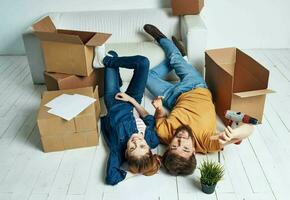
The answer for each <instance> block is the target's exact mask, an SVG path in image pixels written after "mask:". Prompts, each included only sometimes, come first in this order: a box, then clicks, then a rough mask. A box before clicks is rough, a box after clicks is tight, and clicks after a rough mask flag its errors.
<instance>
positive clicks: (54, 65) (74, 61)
mask: <svg viewBox="0 0 290 200" xmlns="http://www.w3.org/2000/svg"><path fill="white" fill-rule="evenodd" d="M33 29H34V31H35V34H36V35H37V37H38V38H39V39H40V41H41V46H42V50H43V55H44V61H45V68H46V71H47V72H57V73H65V74H73V75H80V76H89V75H90V74H91V73H92V72H93V67H92V64H93V58H94V47H96V46H100V45H102V44H104V43H105V42H106V41H107V40H108V38H109V37H110V36H111V34H108V33H98V32H85V31H74V30H62V29H56V28H55V26H54V24H53V22H52V20H51V18H50V17H49V16H47V17H45V18H43V19H42V20H40V21H38V22H37V23H35V24H33Z"/></svg>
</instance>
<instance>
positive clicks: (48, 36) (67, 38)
mask: <svg viewBox="0 0 290 200" xmlns="http://www.w3.org/2000/svg"><path fill="white" fill-rule="evenodd" d="M35 34H36V35H37V37H39V38H40V39H41V40H43V41H54V42H64V43H72V44H83V42H82V40H81V39H80V37H79V36H77V35H68V34H62V33H61V34H60V33H56V32H54V33H48V32H35Z"/></svg>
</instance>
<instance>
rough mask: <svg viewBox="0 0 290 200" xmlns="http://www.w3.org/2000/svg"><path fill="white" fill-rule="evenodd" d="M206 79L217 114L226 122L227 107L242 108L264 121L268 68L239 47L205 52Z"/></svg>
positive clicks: (268, 90) (244, 111) (267, 91)
mask: <svg viewBox="0 0 290 200" xmlns="http://www.w3.org/2000/svg"><path fill="white" fill-rule="evenodd" d="M205 63H206V64H205V65H206V75H205V80H206V83H207V85H208V87H209V89H210V91H211V92H212V95H213V101H214V102H215V108H216V112H217V114H218V116H219V117H220V118H221V119H222V121H223V122H224V123H225V124H227V123H228V120H227V119H226V118H225V117H224V113H225V111H226V110H234V111H240V112H243V113H245V114H248V115H250V116H252V117H254V118H256V119H258V120H259V122H262V118H263V111H264V104H265V98H266V94H268V93H272V92H273V91H272V90H270V89H268V79H269V71H268V70H267V69H266V68H265V67H263V66H262V65H261V64H259V63H258V62H257V61H255V60H254V59H253V58H251V57H250V56H248V55H247V54H245V53H244V52H242V51H241V50H240V49H237V48H225V49H214V50H208V51H206V52H205Z"/></svg>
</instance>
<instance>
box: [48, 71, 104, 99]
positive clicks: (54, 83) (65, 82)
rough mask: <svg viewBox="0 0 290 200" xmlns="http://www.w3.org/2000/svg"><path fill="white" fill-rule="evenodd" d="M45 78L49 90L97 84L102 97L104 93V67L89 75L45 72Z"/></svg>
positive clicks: (94, 85)
mask: <svg viewBox="0 0 290 200" xmlns="http://www.w3.org/2000/svg"><path fill="white" fill-rule="evenodd" d="M44 79H45V83H46V87H47V90H48V91H53V90H68V89H76V88H82V87H93V88H95V87H96V85H97V86H98V89H99V91H98V92H99V95H100V97H102V96H103V94H104V68H99V69H95V70H94V71H93V72H92V73H91V74H90V75H89V76H77V75H70V74H61V73H53V72H44Z"/></svg>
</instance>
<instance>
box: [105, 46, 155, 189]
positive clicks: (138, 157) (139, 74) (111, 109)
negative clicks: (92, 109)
mask: <svg viewBox="0 0 290 200" xmlns="http://www.w3.org/2000/svg"><path fill="white" fill-rule="evenodd" d="M103 64H104V66H105V91H104V100H105V104H106V107H107V111H108V113H107V115H106V116H105V117H102V118H101V128H102V132H103V135H104V139H105V141H106V143H107V145H108V147H109V149H110V155H109V159H108V164H107V174H106V183H107V184H110V185H115V184H117V183H119V182H120V181H122V180H124V179H125V178H126V177H127V178H128V176H129V175H128V173H127V172H125V171H124V170H123V169H121V165H122V164H123V163H124V162H125V160H127V162H128V169H129V171H130V172H132V173H134V174H135V173H141V174H143V175H146V176H150V175H153V174H155V173H156V172H157V171H158V170H159V168H160V161H159V159H158V156H157V155H153V154H152V152H151V150H150V149H151V148H155V147H156V146H157V145H158V144H159V139H158V137H157V134H156V132H155V130H154V126H155V120H154V117H153V116H152V115H149V113H148V112H147V111H146V110H145V109H144V108H143V107H142V106H141V105H140V103H141V100H142V97H143V93H144V90H145V85H146V82H147V77H148V70H149V61H148V59H147V58H146V57H143V56H131V57H118V55H117V53H116V52H114V51H110V52H109V53H108V55H107V56H106V57H105V58H104V59H103ZM120 67H123V68H128V69H134V75H133V77H132V80H131V82H130V84H129V86H128V89H127V90H126V92H125V93H122V92H120V87H121V86H122V80H121V78H120V73H119V68H120Z"/></svg>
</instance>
